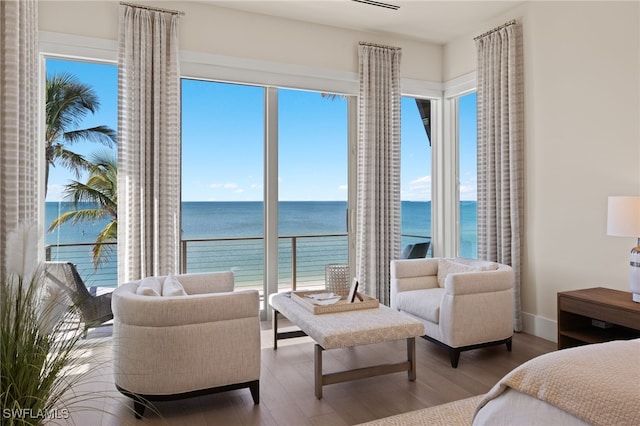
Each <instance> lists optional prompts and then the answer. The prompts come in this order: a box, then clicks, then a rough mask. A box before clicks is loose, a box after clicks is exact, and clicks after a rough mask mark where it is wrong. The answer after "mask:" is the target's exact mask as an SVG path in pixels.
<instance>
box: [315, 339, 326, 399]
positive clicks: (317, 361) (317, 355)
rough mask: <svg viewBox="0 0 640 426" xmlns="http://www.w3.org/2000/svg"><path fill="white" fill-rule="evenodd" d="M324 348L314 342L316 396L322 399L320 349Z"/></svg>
mask: <svg viewBox="0 0 640 426" xmlns="http://www.w3.org/2000/svg"><path fill="white" fill-rule="evenodd" d="M323 350H324V349H323V348H322V346H320V345H319V344H317V343H316V344H315V347H314V352H313V366H314V371H315V374H314V376H315V380H314V381H315V388H316V398H317V399H322V379H323V377H322V351H323Z"/></svg>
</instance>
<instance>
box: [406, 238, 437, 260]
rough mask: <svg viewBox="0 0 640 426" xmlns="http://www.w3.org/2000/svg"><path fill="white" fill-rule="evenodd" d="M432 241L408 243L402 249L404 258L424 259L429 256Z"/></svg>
mask: <svg viewBox="0 0 640 426" xmlns="http://www.w3.org/2000/svg"><path fill="white" fill-rule="evenodd" d="M430 245H431V243H430V242H426V243H417V244H408V245H406V246H405V248H404V249H403V250H402V257H401V258H402V259H422V258H423V257H426V256H427V252H428V251H429V246H430Z"/></svg>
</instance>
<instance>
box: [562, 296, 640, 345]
mask: <svg viewBox="0 0 640 426" xmlns="http://www.w3.org/2000/svg"><path fill="white" fill-rule="evenodd" d="M595 324H598V325H599V326H597V325H595ZM638 337H640V303H635V302H633V301H632V300H631V293H629V292H626V291H620V290H613V289H610V288H603V287H596V288H588V289H584V290H574V291H564V292H561V293H558V349H564V348H570V347H573V346H580V345H584V344H588V343H600V342H607V341H609V340H619V339H633V338H638Z"/></svg>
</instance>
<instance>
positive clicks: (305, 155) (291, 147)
mask: <svg viewBox="0 0 640 426" xmlns="http://www.w3.org/2000/svg"><path fill="white" fill-rule="evenodd" d="M347 128H348V116H347V98H346V97H345V96H342V95H334V94H326V93H319V92H309V91H302V90H290V89H279V90H278V163H279V164H278V168H279V170H278V176H279V178H278V197H279V203H278V218H279V220H278V232H279V237H280V238H279V245H280V250H279V251H280V255H279V260H280V261H279V265H280V268H279V269H280V271H279V283H280V285H279V287H280V288H291V287H292V283H295V286H296V287H304V288H310V287H314V286H317V287H319V288H322V287H324V279H325V266H326V265H327V264H348V263H349V253H348V235H347V225H346V220H347V216H346V215H347V179H348V177H347V176H348V173H347V172H348V166H347V162H348V159H347V154H348V132H347Z"/></svg>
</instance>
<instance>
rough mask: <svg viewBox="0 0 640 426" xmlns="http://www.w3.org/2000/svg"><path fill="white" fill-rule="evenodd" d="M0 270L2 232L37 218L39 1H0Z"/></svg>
mask: <svg viewBox="0 0 640 426" xmlns="http://www.w3.org/2000/svg"><path fill="white" fill-rule="evenodd" d="M0 27H1V28H2V30H0V205H2V215H0V259H2V260H1V261H0V273H1V274H3V275H4V273H5V266H6V265H5V263H4V262H5V259H7V253H8V251H9V250H11V247H7V235H8V234H9V233H10V232H12V231H14V230H16V229H17V228H18V226H19V225H20V224H22V223H24V224H27V223H35V222H36V221H37V218H38V216H37V215H38V208H39V204H40V203H39V199H38V156H39V153H40V149H41V148H42V147H41V146H40V144H39V141H38V2H37V1H35V0H2V1H0Z"/></svg>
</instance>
